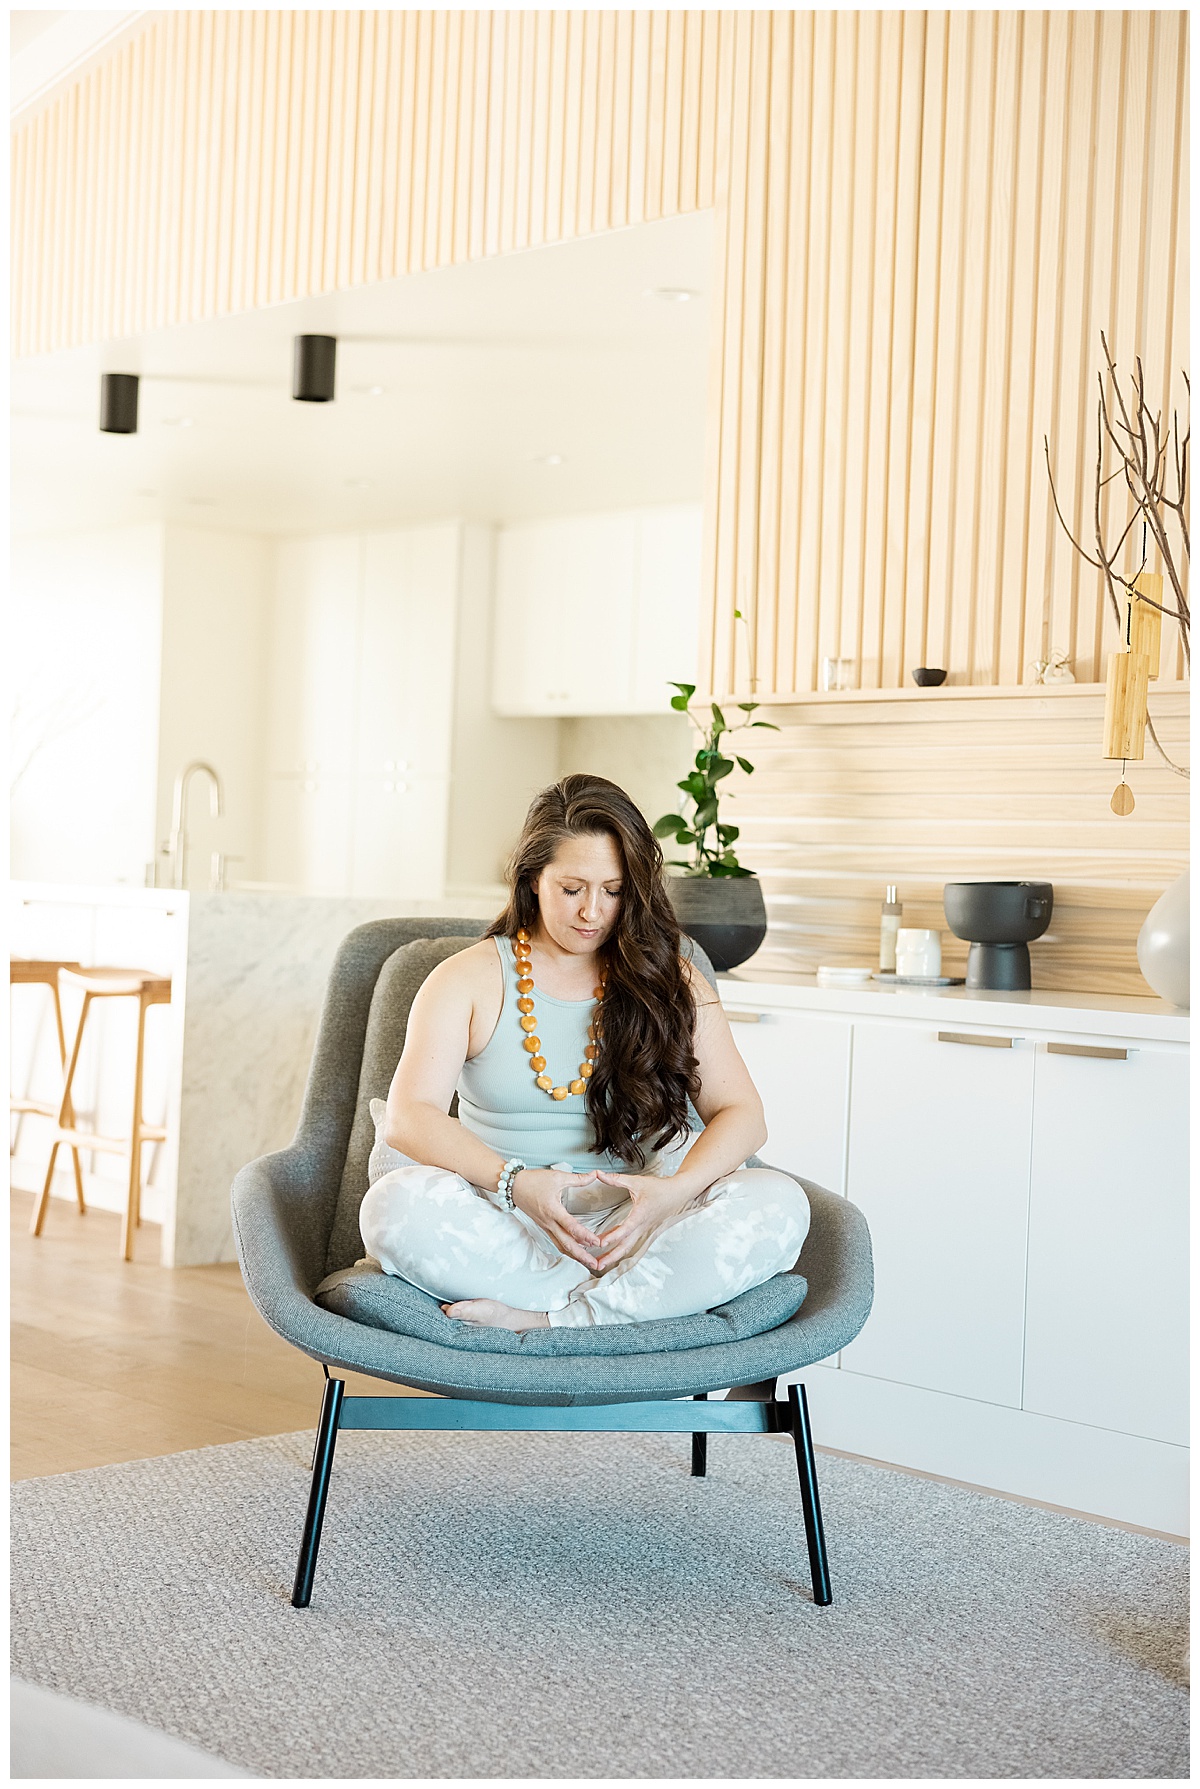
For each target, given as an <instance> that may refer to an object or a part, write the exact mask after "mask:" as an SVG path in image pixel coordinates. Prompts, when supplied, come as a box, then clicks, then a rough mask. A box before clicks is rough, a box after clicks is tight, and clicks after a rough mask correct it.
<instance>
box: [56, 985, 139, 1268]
mask: <svg viewBox="0 0 1200 1789" xmlns="http://www.w3.org/2000/svg"><path fill="white" fill-rule="evenodd" d="M58 986H59V989H60V991H61V990H65V989H67V988H71V989H75V990H78V991H79V992H80V993H81V994H82V995H83V1005H82V1006H81V1008H80V1012H79V1023H78V1025H77V1026H76V1028H75V1039H74V1042H73V1043H72V1045H71V1059H70V1062H69V1063H68V1064H67V1071H66V1077H65V1079H64V1081H63V1091H62V1100H61V1102H60V1104H59V1108H58V1112H57V1115H56V1124H55V1130H54V1137H53V1140H52V1143H51V1147H50V1165H49V1167H48V1168H47V1169H46V1180H45V1184H44V1185H43V1187H42V1191H41V1196H40V1197H39V1199H38V1202H37V1205H36V1206H35V1207H34V1213H33V1218H32V1220H31V1222H30V1226H29V1227H30V1229H31V1230H32V1232H33V1234H34V1235H35V1236H40V1235H41V1230H42V1223H43V1220H44V1219H45V1216H46V1207H47V1205H48V1204H49V1203H50V1187H51V1185H52V1183H53V1180H54V1163H55V1160H56V1158H57V1156H58V1152H59V1149H60V1148H61V1146H62V1145H63V1144H64V1143H66V1144H67V1145H68V1146H69V1147H70V1148H71V1149H97V1150H101V1151H113V1152H115V1153H117V1154H120V1155H124V1153H125V1151H126V1150H128V1151H129V1194H128V1197H127V1198H126V1201H125V1216H124V1220H123V1222H122V1224H121V1255H122V1258H123V1259H124V1260H126V1261H129V1260H131V1259H132V1257H133V1232H134V1230H135V1229H136V1228H137V1226H138V1225H139V1224H140V1223H141V1221H142V1213H141V1204H142V1144H143V1143H161V1142H163V1140H164V1139H165V1137H166V1134H167V1133H166V1130H165V1129H164V1127H163V1126H162V1125H158V1124H147V1123H146V1120H145V1118H144V1116H143V1114H142V1075H143V1068H144V1065H145V1044H146V1013H147V1011H148V1009H149V1008H150V1007H152V1006H166V1005H167V1004H168V1003H169V1001H170V998H171V978H170V976H166V975H157V974H155V972H154V971H153V970H152V969H109V968H105V969H81V968H79V967H78V966H76V967H74V968H65V967H64V968H62V969H60V970H59V973H58ZM120 999H135V1000H136V1001H137V1003H138V1022H137V1054H136V1057H135V1059H134V1071H133V1118H132V1122H131V1125H130V1134H129V1136H128V1138H125V1137H104V1136H100V1135H99V1134H98V1133H97V1132H95V1131H83V1130H80V1129H79V1128H78V1126H77V1125H76V1124H75V1120H74V1109H73V1107H72V1104H71V1089H72V1087H73V1085H74V1081H75V1070H76V1069H77V1068H78V1066H79V1050H80V1046H81V1044H82V1043H83V1032H84V1027H85V1026H86V1024H87V1016H88V1013H89V1012H90V1011H91V1006H92V1001H93V1000H120ZM79 1203H80V1207H81V1208H82V1206H83V1193H82V1190H80V1191H79Z"/></svg>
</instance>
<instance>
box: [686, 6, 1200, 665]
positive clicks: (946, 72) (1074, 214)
mask: <svg viewBox="0 0 1200 1789" xmlns="http://www.w3.org/2000/svg"><path fill="white" fill-rule="evenodd" d="M1187 107H1188V87H1187V18H1186V15H1185V14H1184V13H1181V12H1180V13H1119V12H1104V13H1101V12H1074V13H1070V12H1054V13H1037V12H953V13H876V12H852V11H838V12H824V13H805V12H795V13H770V14H766V13H759V14H755V15H754V16H753V17H750V16H748V15H746V16H744V18H743V20H742V21H741V29H740V31H739V33H738V34H737V43H736V55H735V79H734V111H733V119H732V129H731V139H730V146H729V187H728V191H729V200H728V242H727V254H726V286H725V307H726V319H727V327H726V332H725V355H724V360H723V363H722V366H721V372H720V387H719V428H718V430H717V432H716V438H715V448H714V467H713V484H714V488H715V490H716V491H717V493H718V501H717V502H716V503H714V504H712V505H711V506H710V512H709V519H710V531H711V534H710V555H711V562H712V564H713V566H714V568H715V574H714V575H713V578H712V589H713V596H714V601H713V606H712V622H713V627H712V636H711V639H710V640H709V641H708V642H707V645H708V648H709V658H708V664H709V667H710V679H711V684H712V687H713V688H715V689H717V690H720V691H726V692H727V691H730V690H733V689H738V690H742V691H746V690H749V689H751V688H754V689H756V690H757V691H759V692H776V693H787V692H789V691H804V690H813V689H817V688H819V687H820V685H819V666H820V661H821V659H822V658H823V657H825V656H831V657H834V656H838V657H846V658H849V659H850V660H851V661H852V663H853V666H854V671H853V679H854V683H855V684H856V685H857V686H860V687H863V688H898V687H902V686H903V685H905V684H906V683H908V682H909V679H910V673H911V670H912V668H913V667H914V666H918V665H929V664H932V665H938V666H942V667H945V668H947V669H948V670H949V672H950V681H951V682H957V683H965V684H983V685H1000V686H1011V685H1017V684H1020V683H1021V682H1022V681H1023V676H1024V671H1025V667H1026V666H1027V665H1028V664H1029V662H1030V661H1031V660H1034V659H1036V658H1040V657H1044V656H1045V654H1046V652H1047V651H1048V650H1049V649H1051V648H1053V647H1058V648H1061V650H1063V651H1064V652H1066V653H1068V654H1069V655H1070V657H1071V659H1072V660H1073V663H1074V670H1075V675H1076V677H1077V679H1079V680H1080V681H1088V680H1095V679H1099V678H1102V677H1103V675H1104V659H1103V656H1102V654H1103V650H1104V648H1105V646H1106V645H1107V646H1111V645H1112V643H1113V623H1112V620H1111V618H1109V619H1107V621H1106V612H1105V608H1104V605H1103V603H1102V601H1101V591H1100V583H1099V575H1098V574H1097V573H1095V572H1092V571H1090V570H1089V569H1088V568H1087V567H1086V566H1084V565H1082V563H1081V562H1080V560H1079V558H1078V556H1077V555H1076V554H1075V553H1074V552H1073V550H1072V548H1071V547H1070V545H1069V543H1068V542H1067V541H1066V540H1065V538H1064V537H1063V535H1062V533H1061V530H1059V528H1058V525H1057V523H1056V521H1055V519H1054V516H1053V511H1052V507H1051V499H1050V488H1049V482H1048V478H1047V473H1046V466H1045V461H1044V458H1043V448H1042V440H1043V436H1048V437H1049V444H1050V455H1051V460H1052V462H1053V465H1054V467H1055V470H1056V476H1057V479H1058V481H1059V487H1060V490H1061V491H1062V494H1063V501H1064V506H1065V507H1066V510H1067V513H1068V515H1069V516H1070V517H1071V518H1072V519H1075V518H1078V523H1079V526H1080V528H1081V529H1082V530H1083V531H1085V533H1086V532H1090V529H1091V517H1092V489H1093V484H1092V478H1093V472H1092V468H1093V465H1094V459H1095V441H1096V431H1095V410H1096V383H1095V373H1096V370H1097V369H1098V367H1099V366H1100V364H1101V361H1100V352H1101V350H1100V339H1099V338H1100V331H1101V330H1102V329H1103V330H1104V331H1105V332H1106V334H1107V337H1108V340H1109V343H1110V345H1111V347H1112V348H1113V350H1114V353H1115V355H1116V358H1117V360H1118V363H1119V364H1121V365H1122V366H1124V367H1125V368H1127V369H1129V370H1132V365H1133V358H1134V356H1135V354H1140V355H1141V356H1142V357H1143V361H1144V365H1145V372H1146V381H1147V389H1148V392H1149V394H1150V396H1151V399H1152V402H1153V404H1154V406H1155V407H1156V408H1157V407H1158V406H1160V405H1161V406H1162V408H1163V409H1164V411H1165V412H1166V413H1168V414H1169V412H1170V409H1171V406H1172V405H1178V406H1179V407H1180V408H1181V409H1183V410H1185V409H1186V392H1185V389H1184V385H1183V379H1182V369H1183V368H1184V367H1186V366H1187V363H1188V333H1187V325H1188V131H1187V119H1188V111H1187ZM1105 501H1106V510H1107V512H1108V516H1109V518H1110V520H1111V522H1113V523H1115V524H1116V525H1115V526H1114V527H1113V529H1112V533H1113V536H1114V537H1115V536H1116V535H1117V534H1119V533H1120V529H1121V526H1122V525H1123V516H1121V517H1120V519H1118V512H1119V511H1121V509H1122V503H1123V502H1124V501H1127V500H1126V499H1122V498H1121V497H1120V496H1119V494H1118V491H1117V490H1116V489H1112V488H1110V489H1109V491H1108V493H1107V495H1106V500H1105ZM1151 569H1158V567H1157V565H1156V564H1155V562H1154V561H1153V560H1152V561H1151ZM736 610H741V612H742V614H743V615H744V616H745V618H746V625H745V626H744V627H743V626H741V625H739V623H738V622H737V620H736V618H735V611H736ZM1106 629H1107V632H1106ZM1179 662H1180V661H1179V660H1178V658H1177V657H1176V658H1175V659H1174V660H1173V661H1172V669H1173V670H1174V671H1175V672H1176V673H1177V672H1178V669H1179Z"/></svg>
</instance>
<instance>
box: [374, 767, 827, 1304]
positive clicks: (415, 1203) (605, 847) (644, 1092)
mask: <svg viewBox="0 0 1200 1789" xmlns="http://www.w3.org/2000/svg"><path fill="white" fill-rule="evenodd" d="M509 886H510V889H511V895H510V899H509V903H508V906H507V907H506V908H505V910H504V912H503V913H502V914H501V915H500V917H499V918H498V919H497V920H496V921H495V922H494V923H493V924H492V925H491V926H490V927H489V928H488V931H487V934H486V935H485V937H484V938H483V940H482V941H481V942H480V943H479V944H476V945H472V946H471V947H470V948H469V949H467V950H463V951H460V952H459V953H458V954H457V955H456V956H453V957H450V958H448V959H447V960H446V961H445V962H444V963H441V964H440V965H439V966H438V967H437V968H436V969H435V970H434V971H433V972H432V974H430V975H429V976H428V977H427V978H426V980H425V981H424V983H423V984H422V986H421V988H420V990H419V992H418V994H417V996H416V998H415V1000H414V1001H413V1005H412V1012H411V1014H410V1016H409V1021H408V1034H407V1039H406V1042H405V1046H404V1054H403V1055H402V1057H401V1058H400V1062H399V1064H398V1066H397V1069H396V1073H395V1075H394V1077H393V1079H392V1085H391V1089H390V1091H389V1093H388V1103H387V1123H386V1132H385V1134H386V1137H387V1141H388V1142H389V1143H390V1144H391V1145H392V1146H393V1147H394V1148H396V1149H398V1150H400V1151H402V1152H403V1153H404V1154H405V1155H407V1156H409V1157H410V1158H412V1159H411V1165H409V1166H406V1167H402V1168H397V1169H395V1170H394V1171H393V1172H392V1173H390V1174H386V1175H384V1176H383V1177H382V1178H381V1179H379V1180H377V1181H376V1182H375V1185H374V1186H373V1187H372V1188H371V1189H370V1191H369V1192H368V1193H367V1196H366V1198H365V1199H364V1200H363V1205H362V1215H361V1219H360V1222H361V1226H362V1235H363V1241H364V1243H365V1245H366V1247H367V1250H368V1252H369V1253H370V1254H371V1255H373V1256H374V1257H375V1258H376V1260H378V1261H379V1263H380V1265H381V1266H382V1267H383V1269H384V1270H385V1272H387V1273H394V1274H398V1275H400V1276H401V1277H402V1278H404V1279H406V1280H409V1281H411V1282H412V1284H414V1285H417V1286H421V1287H423V1288H424V1289H425V1290H426V1291H427V1292H431V1293H433V1294H434V1295H435V1296H436V1297H437V1298H438V1299H439V1300H444V1301H445V1302H444V1303H443V1305H442V1308H443V1310H444V1311H445V1312H446V1315H447V1316H449V1317H457V1318H460V1319H462V1320H463V1321H464V1322H467V1323H479V1324H491V1325H495V1326H498V1327H500V1328H503V1329H513V1330H524V1329H533V1328H540V1327H545V1326H547V1325H549V1326H554V1327H558V1326H573V1325H587V1324H594V1323H633V1322H640V1321H644V1320H646V1319H648V1318H652V1317H683V1316H689V1315H691V1314H693V1313H695V1312H697V1311H705V1310H709V1309H711V1308H712V1307H713V1306H714V1305H718V1304H723V1303H724V1302H725V1301H726V1300H727V1299H730V1298H733V1297H735V1296H736V1295H737V1294H738V1293H739V1292H745V1291H748V1290H749V1288H750V1287H751V1286H757V1285H760V1284H761V1283H762V1282H763V1281H764V1280H767V1279H770V1278H771V1276H772V1275H773V1274H776V1273H779V1272H781V1271H783V1270H785V1269H787V1268H790V1267H791V1266H792V1265H793V1263H794V1262H795V1260H796V1257H797V1255H798V1254H799V1253H800V1245H801V1244H802V1242H803V1241H804V1238H805V1235H806V1234H807V1231H808V1221H809V1212H808V1201H807V1199H806V1197H805V1195H804V1191H803V1188H802V1187H800V1186H798V1185H797V1183H796V1182H795V1181H794V1180H792V1179H791V1178H790V1177H789V1176H787V1175H785V1174H780V1173H778V1172H776V1171H775V1170H774V1169H770V1168H746V1167H744V1166H742V1164H743V1163H744V1162H745V1160H746V1157H747V1156H749V1155H752V1154H753V1153H754V1152H755V1150H757V1149H758V1148H759V1147H760V1146H761V1145H762V1144H763V1143H764V1142H765V1141H766V1128H765V1125H764V1123H763V1110H762V1103H761V1101H760V1100H759V1097H758V1094H757V1093H756V1092H755V1089H754V1084H753V1082H752V1081H751V1079H750V1076H749V1074H748V1073H747V1071H746V1067H745V1064H744V1063H743V1062H742V1059H741V1057H740V1056H739V1055H738V1052H737V1048H736V1046H735V1044H734V1042H733V1038H732V1036H731V1034H730V1030H729V1022H728V1020H727V1019H726V1017H725V1014H724V1012H723V1011H722V1008H721V1003H720V1001H719V1000H718V999H717V997H716V995H715V994H714V993H713V991H712V989H711V988H710V986H709V984H708V983H707V982H706V981H705V979H704V977H703V976H702V975H701V974H700V973H699V972H698V971H697V970H696V969H694V968H693V967H692V965H691V963H690V962H689V961H687V959H686V958H685V957H684V956H683V955H682V954H681V939H680V932H679V926H678V924H677V922H676V919H675V916H674V912H673V911H672V908H671V904H670V901H669V899H668V897H667V892H666V888H665V886H664V883H663V862H662V853H661V851H660V850H659V847H658V843H657V841H656V840H655V838H654V835H653V834H652V833H651V831H650V829H649V827H648V826H647V824H646V822H645V820H644V818H643V817H642V815H641V813H640V812H639V811H638V809H637V808H636V807H635V806H634V804H633V802H632V801H631V800H630V799H629V797H628V796H627V795H626V794H625V793H624V792H623V791H622V790H621V789H618V788H617V786H616V785H615V784H614V783H609V782H606V781H605V780H604V779H603V778H602V777H594V776H568V777H564V778H563V779H562V781H561V782H560V783H557V784H555V785H554V786H553V787H552V788H549V789H543V790H542V792H541V794H540V795H538V796H537V797H536V798H535V800H534V802H533V805H532V807H531V808H530V810H529V814H528V816H527V818H526V821H525V827H524V830H523V832H522V834H521V838H520V841H519V843H518V845H517V848H516V851H515V852H514V854H513V858H512V861H511V863H510V865H509ZM456 1088H457V1091H458V1101H459V1104H458V1117H457V1118H450V1117H448V1116H447V1108H448V1106H449V1105H450V1099H451V1095H452V1094H453V1093H454V1092H455V1090H456ZM689 1100H690V1101H691V1102H693V1105H694V1109H695V1112H696V1113H697V1114H698V1115H699V1119H700V1122H701V1124H702V1126H703V1128H702V1129H699V1130H693V1129H692V1128H691V1126H690V1124H689V1103H688V1102H689ZM422 1164H427V1165H422Z"/></svg>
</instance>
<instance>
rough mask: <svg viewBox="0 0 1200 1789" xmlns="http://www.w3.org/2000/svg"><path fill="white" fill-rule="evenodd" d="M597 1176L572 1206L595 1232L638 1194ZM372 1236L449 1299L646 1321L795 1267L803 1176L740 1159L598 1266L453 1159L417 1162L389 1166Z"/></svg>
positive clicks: (378, 1193)
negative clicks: (632, 1246) (628, 1249)
mask: <svg viewBox="0 0 1200 1789" xmlns="http://www.w3.org/2000/svg"><path fill="white" fill-rule="evenodd" d="M613 1192H614V1189H613V1188H612V1187H607V1186H605V1185H604V1184H603V1183H602V1182H600V1181H592V1182H591V1183H590V1184H586V1185H583V1186H580V1187H573V1188H570V1189H569V1190H568V1192H567V1195H566V1198H565V1200H564V1203H565V1204H566V1206H567V1209H568V1210H569V1211H571V1212H572V1213H573V1214H574V1215H575V1216H576V1217H578V1218H579V1220H580V1222H581V1223H584V1224H586V1225H587V1226H588V1228H589V1229H590V1230H593V1231H595V1232H596V1233H597V1234H603V1232H604V1231H606V1230H611V1229H612V1228H613V1227H614V1226H615V1225H617V1224H619V1223H620V1222H621V1220H622V1218H623V1217H624V1216H625V1215H626V1213H627V1212H628V1211H629V1200H628V1199H621V1200H620V1201H619V1202H618V1203H617V1204H614V1203H613ZM359 1223H360V1226H361V1229H362V1238H363V1242H364V1244H365V1245H366V1249H367V1252H368V1254H370V1255H372V1256H373V1257H374V1258H375V1260H377V1261H378V1262H379V1265H380V1266H381V1267H382V1268H383V1270H384V1272H385V1273H393V1274H396V1275H398V1276H399V1277H400V1278H401V1279H405V1280H408V1281H409V1282H410V1283H411V1284H412V1285H414V1286H420V1287H421V1289H422V1290H423V1291H425V1292H430V1293H432V1294H433V1296H434V1297H435V1298H437V1299H440V1300H442V1301H443V1302H446V1303H449V1302H451V1301H453V1300H454V1299H459V1298H496V1299H499V1300H500V1301H501V1302H502V1303H503V1304H507V1305H511V1306H512V1307H513V1308H514V1309H516V1310H521V1311H545V1312H547V1313H548V1315H549V1319H550V1322H551V1324H552V1325H554V1326H556V1327H557V1326H563V1327H567V1326H579V1327H585V1326H587V1325H588V1324H593V1323H641V1322H645V1321H646V1320H647V1319H649V1318H652V1317H690V1316H692V1315H693V1314H694V1313H696V1312H697V1311H708V1310H711V1309H712V1308H713V1307H714V1305H719V1304H724V1303H725V1302H726V1301H727V1300H728V1299H731V1298H736V1297H737V1295H738V1293H739V1292H748V1291H749V1290H750V1288H751V1287H752V1286H760V1285H761V1284H762V1283H763V1281H764V1280H769V1279H770V1278H771V1277H772V1275H773V1274H777V1273H783V1272H786V1271H787V1270H788V1269H789V1268H791V1267H793V1266H794V1265H795V1262H796V1258H797V1256H798V1255H799V1253H800V1247H801V1244H802V1243H803V1241H804V1238H805V1236H806V1235H807V1234H808V1224H809V1209H808V1199H807V1197H806V1195H805V1192H804V1189H803V1187H801V1186H799V1185H798V1184H797V1183H796V1181H794V1180H793V1179H791V1177H790V1176H789V1175H787V1174H781V1173H780V1172H779V1171H778V1170H777V1169H775V1168H738V1169H736V1170H735V1171H734V1172H733V1173H732V1174H726V1175H725V1176H724V1177H723V1178H722V1179H721V1180H718V1181H716V1182H714V1184H713V1185H712V1186H711V1187H709V1189H708V1191H707V1192H705V1193H701V1194H700V1195H699V1196H698V1197H697V1198H696V1199H694V1200H693V1201H692V1203H691V1204H690V1205H689V1206H687V1207H686V1208H685V1209H684V1211H683V1212H681V1213H680V1215H679V1216H678V1217H674V1218H670V1219H668V1220H667V1222H666V1223H664V1224H660V1225H659V1227H658V1229H657V1230H655V1231H654V1232H653V1233H652V1235H651V1236H650V1238H649V1239H648V1241H646V1242H645V1243H643V1245H642V1246H641V1248H640V1249H639V1250H638V1251H637V1252H636V1253H635V1254H634V1255H631V1256H627V1257H626V1258H625V1260H623V1261H619V1262H618V1263H617V1264H616V1266H615V1267H612V1268H610V1269H609V1271H608V1272H607V1273H605V1274H601V1275H599V1276H596V1275H593V1274H589V1273H588V1270H587V1268H586V1267H584V1266H583V1264H582V1262H579V1261H574V1260H572V1259H571V1257H570V1256H569V1255H564V1254H562V1253H561V1251H560V1250H559V1249H558V1248H557V1247H556V1245H555V1244H554V1243H553V1242H552V1241H551V1239H550V1238H549V1237H548V1236H547V1235H546V1233H545V1231H544V1230H542V1229H540V1228H539V1227H538V1225H537V1224H535V1223H534V1222H533V1220H532V1218H529V1217H526V1215H525V1213H524V1212H521V1211H508V1210H506V1209H505V1208H504V1207H503V1206H501V1205H500V1204H499V1203H498V1201H497V1200H496V1198H495V1195H494V1194H492V1193H489V1192H485V1191H484V1190H483V1189H482V1188H481V1187H477V1186H472V1185H471V1183H470V1181H468V1180H464V1179H463V1177H462V1175H461V1174H454V1173H451V1171H450V1170H449V1169H447V1168H426V1167H422V1166H421V1165H420V1164H419V1163H415V1162H414V1163H413V1164H412V1165H411V1166H408V1167H403V1168H396V1169H394V1170H393V1171H392V1173H390V1174H385V1175H383V1176H382V1177H381V1178H380V1179H379V1180H377V1181H376V1182H375V1184H374V1186H373V1187H371V1189H370V1190H369V1192H368V1193H367V1195H366V1198H365V1199H364V1200H363V1202H362V1211H361V1216H360V1219H359Z"/></svg>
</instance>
